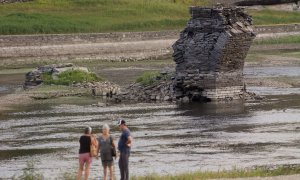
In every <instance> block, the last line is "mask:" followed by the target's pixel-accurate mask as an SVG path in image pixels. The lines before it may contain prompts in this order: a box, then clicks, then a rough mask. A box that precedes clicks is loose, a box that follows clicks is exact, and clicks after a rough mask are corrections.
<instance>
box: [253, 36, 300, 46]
mask: <svg viewBox="0 0 300 180" xmlns="http://www.w3.org/2000/svg"><path fill="white" fill-rule="evenodd" d="M299 43H300V35H291V36H285V37H273V38H264V39H257V40H255V41H254V45H264V44H299Z"/></svg>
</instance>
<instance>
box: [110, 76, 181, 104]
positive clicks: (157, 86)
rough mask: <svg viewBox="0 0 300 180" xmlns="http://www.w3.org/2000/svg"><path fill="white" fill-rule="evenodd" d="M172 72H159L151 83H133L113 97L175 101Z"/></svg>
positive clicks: (121, 99)
mask: <svg viewBox="0 0 300 180" xmlns="http://www.w3.org/2000/svg"><path fill="white" fill-rule="evenodd" d="M172 75H174V74H173V73H170V72H168V73H167V72H161V75H160V76H159V77H157V78H156V82H155V83H154V84H151V85H146V86H145V85H142V84H140V83H133V84H131V85H129V86H128V87H127V88H124V91H123V92H121V93H120V94H119V95H118V96H117V97H116V98H115V99H116V101H124V100H125V101H135V102H163V101H169V102H171V101H176V97H175V92H174V86H173V84H174V82H173V80H172Z"/></svg>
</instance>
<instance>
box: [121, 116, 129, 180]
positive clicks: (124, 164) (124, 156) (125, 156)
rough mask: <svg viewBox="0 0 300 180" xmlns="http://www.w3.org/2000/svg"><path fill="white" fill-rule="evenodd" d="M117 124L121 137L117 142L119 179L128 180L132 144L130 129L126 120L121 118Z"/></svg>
mask: <svg viewBox="0 0 300 180" xmlns="http://www.w3.org/2000/svg"><path fill="white" fill-rule="evenodd" d="M118 126H119V127H120V130H121V131H122V134H121V137H120V139H119V143H118V149H119V151H120V158H119V168H120V175H121V180H129V167H128V166H129V156H130V150H131V144H132V136H131V134H130V130H129V129H128V127H127V126H126V122H125V121H124V120H123V119H119V120H118Z"/></svg>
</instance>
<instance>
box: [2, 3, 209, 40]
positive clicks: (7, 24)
mask: <svg viewBox="0 0 300 180" xmlns="http://www.w3.org/2000/svg"><path fill="white" fill-rule="evenodd" d="M207 4H208V1H206V0H150V1H149V0H34V1H32V2H27V3H15V4H7V5H2V6H0V34H35V33H76V32H112V31H150V30H166V29H181V28H182V27H184V25H185V24H186V20H187V19H188V17H189V14H188V9H187V8H188V7H189V6H190V5H207Z"/></svg>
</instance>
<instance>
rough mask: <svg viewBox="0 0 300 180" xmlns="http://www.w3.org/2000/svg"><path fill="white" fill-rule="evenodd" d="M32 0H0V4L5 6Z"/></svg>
mask: <svg viewBox="0 0 300 180" xmlns="http://www.w3.org/2000/svg"><path fill="white" fill-rule="evenodd" d="M27 1H32V0H0V4H7V3H19V2H27Z"/></svg>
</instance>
